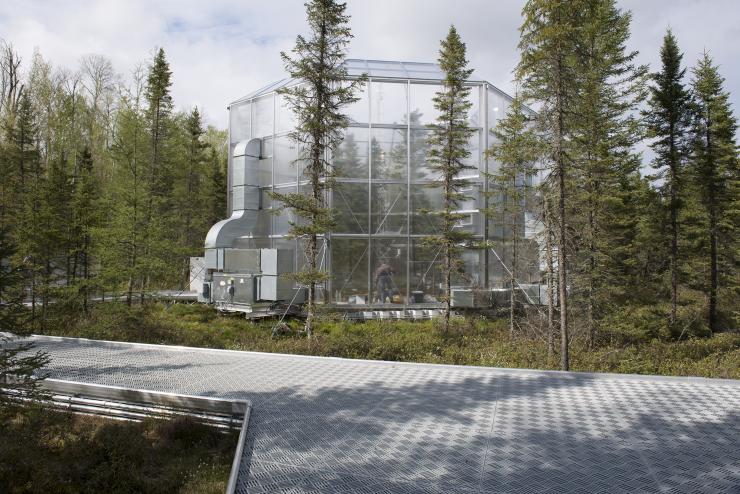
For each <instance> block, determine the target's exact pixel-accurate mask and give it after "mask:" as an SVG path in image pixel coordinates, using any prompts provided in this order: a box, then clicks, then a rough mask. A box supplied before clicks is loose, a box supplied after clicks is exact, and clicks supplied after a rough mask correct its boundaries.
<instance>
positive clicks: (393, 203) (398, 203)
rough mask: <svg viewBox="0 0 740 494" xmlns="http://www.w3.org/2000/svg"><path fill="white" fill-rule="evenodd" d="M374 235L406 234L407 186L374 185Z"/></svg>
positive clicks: (372, 218) (372, 219)
mask: <svg viewBox="0 0 740 494" xmlns="http://www.w3.org/2000/svg"><path fill="white" fill-rule="evenodd" d="M372 187H373V188H372V198H371V200H372V217H371V221H372V230H371V231H372V233H373V234H375V235H377V234H396V235H401V234H405V233H406V223H407V222H406V218H407V215H406V208H407V204H406V202H407V201H406V193H407V188H406V184H373V186H372Z"/></svg>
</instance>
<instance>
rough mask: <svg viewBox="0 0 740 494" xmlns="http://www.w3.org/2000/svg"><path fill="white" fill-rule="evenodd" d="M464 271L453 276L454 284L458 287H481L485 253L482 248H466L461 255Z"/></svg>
mask: <svg viewBox="0 0 740 494" xmlns="http://www.w3.org/2000/svg"><path fill="white" fill-rule="evenodd" d="M460 257H461V259H462V263H463V271H462V272H461V273H455V274H454V275H453V276H452V280H451V281H452V286H453V287H457V288H472V289H475V288H481V287H482V286H483V285H484V283H483V273H484V272H485V271H484V263H485V253H484V252H483V250H481V249H466V250H464V251H463V252H462V254H461V255H460Z"/></svg>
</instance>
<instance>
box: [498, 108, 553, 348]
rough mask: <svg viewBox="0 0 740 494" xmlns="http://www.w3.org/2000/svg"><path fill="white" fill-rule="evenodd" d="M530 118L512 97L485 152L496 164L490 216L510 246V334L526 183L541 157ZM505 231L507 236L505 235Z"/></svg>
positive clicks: (512, 323)
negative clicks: (495, 218)
mask: <svg viewBox="0 0 740 494" xmlns="http://www.w3.org/2000/svg"><path fill="white" fill-rule="evenodd" d="M531 120H532V118H531V116H530V115H529V114H528V113H527V112H526V111H525V109H524V105H523V104H522V101H521V99H520V98H518V97H515V98H514V101H512V103H511V106H510V107H509V110H508V113H507V114H506V117H505V118H504V119H503V120H501V121H500V122H499V123H498V125H497V126H496V127H495V128H493V129H491V133H492V134H493V135H494V137H496V139H497V140H498V142H497V143H496V144H494V145H493V146H492V147H491V148H490V149H489V150H488V151H487V153H488V156H489V157H492V158H494V159H495V160H497V161H498V163H499V167H498V170H497V171H496V172H495V173H493V174H492V175H491V178H492V182H493V185H494V190H495V192H496V194H497V195H499V198H500V200H499V201H496V202H495V203H494V204H495V205H494V210H493V211H490V212H489V213H488V214H489V215H494V216H498V217H500V218H501V220H502V224H503V226H504V234H503V237H504V239H505V240H504V241H505V242H508V243H509V244H510V245H509V247H510V249H509V251H510V253H511V261H510V265H509V266H508V267H507V269H508V270H509V273H508V274H509V289H510V290H511V291H510V294H509V333H510V335H512V336H513V335H514V331H515V327H516V304H517V300H516V290H517V287H518V280H517V277H518V269H519V254H520V253H519V243H520V240H521V238H523V237H524V206H525V200H526V199H527V196H528V191H527V190H526V189H527V183H528V181H529V180H528V179H529V178H530V177H531V176H532V175H533V174H534V172H535V164H536V162H537V160H538V159H539V157H540V155H541V147H540V146H541V140H540V139H539V136H537V134H536V132H535V129H534V128H533V126H532V125H531ZM507 231H508V235H507Z"/></svg>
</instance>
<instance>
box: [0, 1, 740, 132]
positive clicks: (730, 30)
mask: <svg viewBox="0 0 740 494" xmlns="http://www.w3.org/2000/svg"><path fill="white" fill-rule="evenodd" d="M523 3H524V2H523V1H522V0H498V1H493V0H348V8H347V10H348V13H349V14H350V15H351V17H352V19H351V28H352V32H353V34H354V39H353V41H352V43H351V45H350V48H349V53H348V56H349V57H350V58H368V59H376V60H403V61H420V62H432V61H435V60H436V58H437V51H438V49H439V40H440V39H442V38H443V37H444V35H445V34H446V32H447V29H448V27H449V25H450V23H454V24H455V26H456V27H457V28H458V30H459V31H460V34H461V36H462V38H463V40H464V41H465V42H466V44H467V48H468V59H469V61H470V66H471V67H472V68H474V69H475V71H476V76H477V77H476V78H479V79H485V80H487V81H489V82H491V83H492V84H494V85H496V86H498V87H499V88H501V89H503V90H504V91H507V92H512V91H513V83H512V70H513V69H514V67H515V66H516V63H517V60H518V53H517V49H516V45H517V41H518V37H519V32H518V29H519V26H520V24H521V17H520V13H521V8H522V4H523ZM618 4H619V6H620V7H621V8H623V9H625V10H630V11H632V14H633V23H632V38H631V40H630V43H629V48H630V49H633V50H639V52H640V55H639V59H638V61H639V62H640V63H647V64H650V66H651V68H653V69H654V68H656V67H657V66H658V62H659V57H658V53H659V47H660V44H661V41H662V37H663V35H664V34H665V30H666V28H668V27H669V26H670V27H671V29H672V30H673V32H674V34H675V35H676V37H677V39H678V42H679V46H680V48H681V49H682V51H683V52H684V63H685V65H693V64H694V63H695V61H696V59H697V58H699V57H700V56H701V54H702V53H703V52H704V50H708V51H709V52H710V53H711V55H712V56H713V58H714V60H715V62H716V63H718V64H719V65H720V72H721V73H722V75H723V76H724V77H725V78H726V88H727V90H729V91H730V93H731V95H732V102H733V105H734V108H735V112H736V114H737V107H738V105H740V64H738V60H740V1H738V0H621V1H619V2H618ZM304 31H305V11H304V7H303V1H302V0H300V1H297V0H271V1H265V0H200V1H197V0H176V1H175V0H97V1H94V0H64V1H53V0H3V1H2V2H0V38H3V39H5V40H6V41H7V42H10V43H12V44H13V45H14V47H15V49H16V50H17V51H18V52H19V54H20V55H21V57H22V58H23V60H24V61H25V62H26V63H25V67H26V69H28V68H29V66H30V60H31V57H32V54H33V51H34V50H35V49H38V50H39V51H40V52H41V54H42V55H43V57H44V58H45V59H46V60H47V61H50V62H51V63H52V65H53V66H54V67H58V68H59V67H61V68H67V69H69V70H76V69H77V67H78V66H79V60H80V58H81V57H82V56H84V55H87V54H101V55H105V56H106V57H108V58H109V59H110V60H111V61H112V63H113V66H114V68H115V70H116V71H117V72H118V73H120V74H121V75H122V76H123V77H124V78H126V77H128V76H129V74H130V72H131V70H132V69H133V68H134V67H135V66H136V65H137V64H139V63H142V62H143V63H146V62H147V61H148V60H150V59H151V57H152V55H153V53H154V51H155V49H156V48H157V47H163V48H164V49H165V52H166V54H167V58H168V59H169V62H170V68H171V70H172V72H173V85H172V94H173V98H174V101H175V105H176V106H177V107H178V108H181V109H190V108H192V107H193V106H198V107H199V108H200V109H201V110H202V111H204V113H205V116H206V120H207V121H208V122H209V123H211V124H214V125H217V126H219V127H224V128H225V127H226V125H227V121H228V118H227V117H228V115H227V110H226V106H227V105H228V104H229V102H231V101H233V100H236V99H238V98H239V97H241V96H243V95H245V94H247V93H249V92H251V91H253V90H255V89H258V88H260V87H262V86H264V85H266V84H268V83H270V82H274V81H276V80H278V79H281V78H283V77H285V72H284V70H283V67H282V63H281V61H280V52H281V51H286V50H290V49H291V48H292V46H293V44H294V41H295V36H296V34H298V33H301V32H304Z"/></svg>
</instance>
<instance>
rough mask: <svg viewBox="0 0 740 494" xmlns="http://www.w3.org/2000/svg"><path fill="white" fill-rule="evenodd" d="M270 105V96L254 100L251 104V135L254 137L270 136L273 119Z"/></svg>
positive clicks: (271, 96)
mask: <svg viewBox="0 0 740 494" xmlns="http://www.w3.org/2000/svg"><path fill="white" fill-rule="evenodd" d="M272 105H273V95H272V94H269V95H267V96H262V97H261V98H257V99H256V100H254V102H253V104H252V135H253V136H254V137H265V136H268V135H272V133H273V121H274V118H275V112H274V110H273V106H272Z"/></svg>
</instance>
